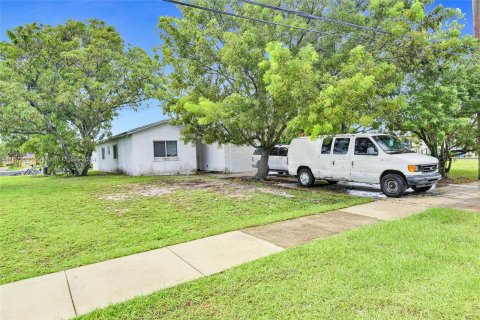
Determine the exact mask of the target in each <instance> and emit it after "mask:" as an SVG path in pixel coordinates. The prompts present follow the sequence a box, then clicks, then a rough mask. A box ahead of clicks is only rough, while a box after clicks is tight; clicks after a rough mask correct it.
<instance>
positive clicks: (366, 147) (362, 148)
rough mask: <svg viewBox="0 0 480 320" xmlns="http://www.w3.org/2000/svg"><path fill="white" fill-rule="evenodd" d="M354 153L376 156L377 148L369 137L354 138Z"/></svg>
mask: <svg viewBox="0 0 480 320" xmlns="http://www.w3.org/2000/svg"><path fill="white" fill-rule="evenodd" d="M354 154H356V155H369V156H376V155H377V154H378V149H377V147H376V146H375V144H374V143H373V141H372V140H370V139H369V138H356V139H355V153H354Z"/></svg>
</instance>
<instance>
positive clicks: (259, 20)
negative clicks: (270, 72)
mask: <svg viewBox="0 0 480 320" xmlns="http://www.w3.org/2000/svg"><path fill="white" fill-rule="evenodd" d="M163 1H165V2H170V3H174V4H178V5H181V6H185V7H190V8H195V9H199V10H203V11H209V12H213V13H218V14H224V15H227V16H232V17H236V18H241V19H246V20H251V21H255V22H261V23H267V24H271V25H275V26H280V27H287V28H291V29H297V30H303V31H309V32H315V33H319V34H322V35H331V34H335V33H332V32H321V31H319V30H314V29H308V28H302V27H296V26H292V25H288V24H283V23H277V22H273V21H268V20H262V19H257V18H252V17H247V16H243V15H240V14H236V13H231V12H226V11H221V10H216V9H211V8H207V7H202V6H199V5H195V4H191V3H185V2H181V1H176V0H163Z"/></svg>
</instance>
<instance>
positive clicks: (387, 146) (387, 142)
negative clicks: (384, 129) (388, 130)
mask: <svg viewBox="0 0 480 320" xmlns="http://www.w3.org/2000/svg"><path fill="white" fill-rule="evenodd" d="M373 139H374V140H375V141H376V142H377V143H378V145H379V146H380V148H382V150H383V151H385V153H388V154H394V153H413V152H414V151H412V150H410V149H409V148H407V146H406V145H405V144H404V143H403V142H402V141H400V140H399V139H398V138H397V137H394V136H389V135H381V136H373Z"/></svg>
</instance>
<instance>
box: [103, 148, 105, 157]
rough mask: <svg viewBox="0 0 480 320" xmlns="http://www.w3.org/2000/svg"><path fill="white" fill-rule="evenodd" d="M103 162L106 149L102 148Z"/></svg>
mask: <svg viewBox="0 0 480 320" xmlns="http://www.w3.org/2000/svg"><path fill="white" fill-rule="evenodd" d="M102 160H105V148H102Z"/></svg>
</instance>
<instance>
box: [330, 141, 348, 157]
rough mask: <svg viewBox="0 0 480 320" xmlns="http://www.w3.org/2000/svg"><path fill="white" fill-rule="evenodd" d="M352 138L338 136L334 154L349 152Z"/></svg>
mask: <svg viewBox="0 0 480 320" xmlns="http://www.w3.org/2000/svg"><path fill="white" fill-rule="evenodd" d="M349 145H350V138H336V139H335V144H334V145H333V154H347V153H348V146H349Z"/></svg>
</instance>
